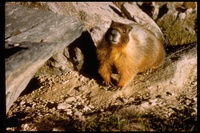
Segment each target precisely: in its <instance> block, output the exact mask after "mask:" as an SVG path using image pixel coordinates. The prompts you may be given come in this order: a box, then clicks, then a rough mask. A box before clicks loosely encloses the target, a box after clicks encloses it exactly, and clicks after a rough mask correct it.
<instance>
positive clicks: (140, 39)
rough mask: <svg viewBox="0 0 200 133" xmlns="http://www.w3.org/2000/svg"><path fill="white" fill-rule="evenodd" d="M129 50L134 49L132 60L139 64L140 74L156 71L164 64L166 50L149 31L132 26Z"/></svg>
mask: <svg viewBox="0 0 200 133" xmlns="http://www.w3.org/2000/svg"><path fill="white" fill-rule="evenodd" d="M131 27H132V30H131V31H130V33H129V38H130V41H129V43H128V45H127V46H128V47H127V48H128V49H129V47H130V49H132V58H133V60H135V62H137V63H138V72H144V71H146V70H147V69H155V68H157V67H159V66H160V65H162V64H163V62H164V59H165V50H164V47H163V44H162V43H161V41H160V40H159V39H158V38H157V37H156V36H155V35H154V34H153V33H152V32H151V31H149V30H148V29H146V28H144V27H143V26H140V25H137V24H131Z"/></svg>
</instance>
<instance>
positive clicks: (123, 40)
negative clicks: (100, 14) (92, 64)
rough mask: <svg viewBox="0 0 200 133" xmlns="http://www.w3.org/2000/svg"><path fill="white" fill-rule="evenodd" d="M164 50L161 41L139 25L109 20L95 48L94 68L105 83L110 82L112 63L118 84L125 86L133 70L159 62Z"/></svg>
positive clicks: (135, 71)
mask: <svg viewBox="0 0 200 133" xmlns="http://www.w3.org/2000/svg"><path fill="white" fill-rule="evenodd" d="M164 57H165V51H164V48H163V45H162V43H161V42H160V41H159V40H158V39H157V38H156V37H155V36H154V35H153V33H151V32H150V31H148V30H147V29H145V28H144V27H142V26H139V25H135V24H134V25H127V24H122V23H119V22H112V23H111V26H110V28H109V29H108V31H107V32H106V34H105V37H104V39H103V40H102V42H101V43H100V45H99V46H98V48H97V58H98V60H99V69H98V72H99V74H100V75H101V77H102V78H103V79H104V83H105V85H113V83H112V82H111V74H112V73H113V69H112V68H113V67H115V68H116V70H117V73H118V74H119V81H118V83H117V86H118V87H123V86H125V85H126V84H127V83H128V82H129V81H130V80H131V79H132V78H133V77H134V76H135V75H136V74H137V73H139V72H145V71H146V70H148V69H155V68H157V67H159V66H160V65H162V63H163V61H164Z"/></svg>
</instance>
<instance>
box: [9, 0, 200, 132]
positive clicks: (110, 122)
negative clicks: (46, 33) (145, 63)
mask: <svg viewBox="0 0 200 133" xmlns="http://www.w3.org/2000/svg"><path fill="white" fill-rule="evenodd" d="M19 3H20V2H19ZM38 3H39V4H38ZM38 3H37V2H36V3H34V2H33V3H32V2H26V3H23V2H22V3H20V4H21V5H25V6H27V7H29V6H31V7H32V6H33V7H34V8H35V7H37V8H41V9H43V8H44V10H52V11H53V12H56V13H58V14H59V13H61V14H65V13H68V14H70V15H72V16H73V15H74V16H76V15H77V10H80V11H79V14H78V15H80V18H81V20H82V21H83V22H84V23H85V27H84V28H85V30H86V32H85V31H84V32H83V34H82V35H81V37H80V38H79V39H77V41H75V45H74V44H70V45H69V46H68V47H67V48H65V49H64V52H60V54H58V55H56V56H54V57H53V58H51V59H50V60H48V61H47V62H46V63H45V64H44V65H43V66H42V67H41V68H40V69H39V70H38V71H37V72H36V73H35V75H34V76H33V77H32V78H31V81H30V82H29V84H28V85H27V87H26V88H25V89H23V88H20V89H21V90H24V91H23V92H22V93H21V94H20V96H19V97H18V98H17V99H16V100H15V102H14V103H13V104H12V106H11V108H10V109H9V110H8V112H7V116H6V117H7V118H6V130H7V131H197V43H196V41H195V39H196V34H195V32H197V27H195V29H194V25H195V23H196V22H195V23H194V21H190V20H191V18H192V20H195V15H196V14H195V11H196V8H195V7H193V6H194V5H195V4H194V3H192V4H191V3H190V2H187V3H183V2H177V3H176V2H175V3H172V4H171V3H166V2H160V3H153V2H151V4H153V5H154V7H157V8H155V10H154V13H153V14H148V15H150V16H152V18H153V19H154V21H155V22H157V24H158V25H159V27H161V29H162V31H163V33H164V35H165V38H166V39H165V41H166V42H165V44H166V45H165V50H166V60H165V63H164V65H163V66H161V67H160V68H158V69H156V70H154V71H147V72H146V73H140V74H138V75H137V76H136V77H135V78H134V79H133V80H132V81H131V82H130V83H129V84H128V85H127V86H126V87H123V88H115V87H109V86H103V85H102V81H101V79H100V78H99V77H98V75H97V73H96V71H97V70H96V69H97V68H96V67H97V66H95V65H96V64H95V63H96V62H95V60H94V59H95V58H93V55H94V49H95V44H94V43H96V42H98V41H97V40H98V39H99V37H100V36H101V34H102V33H103V31H104V30H105V29H106V26H108V25H109V24H108V23H107V21H110V20H111V19H112V20H115V19H118V20H120V21H132V20H133V18H131V17H132V16H131V15H133V16H134V17H135V18H134V19H135V20H136V22H138V23H140V22H144V23H146V24H147V25H148V24H149V25H150V26H152V25H153V26H154V24H155V22H154V21H150V20H151V18H148V17H147V15H146V14H144V13H143V11H144V10H143V11H142V10H141V9H148V8H147V7H151V5H150V6H149V5H148V2H147V4H146V3H143V2H141V3H140V2H138V6H139V7H140V8H141V9H139V8H135V9H137V11H138V12H140V13H141V12H142V13H141V14H143V15H142V17H141V16H138V15H136V14H134V13H133V14H130V15H129V16H127V14H123V13H122V12H121V13H122V14H121V15H122V16H123V17H124V18H126V19H127V18H128V19H127V20H125V19H124V18H123V19H124V20H121V19H122V18H120V19H119V18H118V17H119V14H120V13H119V12H118V11H116V9H117V8H116V7H115V6H114V5H113V4H112V3H107V4H105V5H104V4H103V3H102V4H97V3H85V2H83V3H76V2H74V3H70V2H69V3H68V2H65V3H59V2H58V3H56V2H55V3H50V2H49V3H48V2H47V3H45V2H38ZM125 3H126V4H124V3H123V2H122V3H120V2H119V3H117V2H116V3H115V5H117V6H118V7H119V8H120V7H121V5H123V4H124V7H123V9H122V10H125V9H124V8H125V7H129V6H130V5H127V3H128V2H125ZM26 4H27V5H26ZM44 5H45V6H44ZM94 6H95V7H96V6H97V7H98V6H99V7H98V8H97V10H96V12H95V13H94V14H93V13H92V12H91V11H90V10H89V11H88V8H90V9H93V8H94ZM132 6H133V5H132ZM67 7H71V8H67ZM104 7H105V8H104ZM134 7H135V5H134ZM191 7H192V8H191ZM111 9H112V10H111ZM132 9H133V8H132ZM157 9H159V10H161V11H165V10H167V9H172V10H170V11H168V12H167V13H166V12H164V13H162V14H161V15H160V14H156V12H157ZM93 10H94V9H93ZM120 10H121V9H120ZM122 10H121V11H122ZM100 11H102V12H100ZM103 11H105V12H103ZM113 11H114V12H113ZM127 11H128V8H127ZM22 12H23V10H22ZM108 12H109V15H110V16H109V15H108V16H106V15H107V14H108ZM130 12H131V11H130ZM116 13H117V14H116ZM174 14H175V16H176V17H175V18H173V21H166V20H168V17H169V16H170V15H171V16H173V15H174ZM45 16H46V15H45ZM94 16H95V17H94ZM98 16H100V17H98ZM144 17H146V19H145V18H144ZM169 18H170V17H169ZM193 18H194V19H193ZM171 19H172V18H170V20H171ZM188 20H189V21H188ZM150 22H151V23H150ZM96 23H97V25H95V27H97V28H96V29H95V27H92V26H93V25H94V24H96ZM182 24H184V25H182ZM102 25H105V27H103V28H102V29H99V27H100V28H101V27H102ZM180 25H181V26H180ZM52 26H53V25H52ZM173 26H174V27H173ZM190 26H191V27H190ZM91 27H92V28H91ZM104 28H105V29H104ZM174 28H177V29H174ZM30 29H31V28H30ZM30 29H29V30H30ZM39 29H40V28H39ZM92 29H93V30H92ZM153 29H155V28H153ZM11 30H12V29H11ZM96 31H98V32H97V33H96ZM155 31H156V33H158V34H160V31H159V28H158V29H155ZM182 31H183V32H182ZM101 32H102V33H101ZM99 33H101V34H99ZM177 33H182V34H177ZM36 35H37V34H36ZM19 36H20V33H19ZM19 36H12V35H11V38H12V37H16V38H17V39H18V40H20V39H21V38H20V37H19ZM185 36H187V38H186V37H185ZM8 38H9V37H8ZM27 39H29V38H27ZM91 39H92V40H94V42H92V43H91V45H88V46H86V45H85V44H90V43H88V42H91ZM95 40H96V41H95ZM47 41H48V39H47ZM76 43H77V44H81V45H78V46H77V45H76ZM19 44H20V43H19ZM178 44H180V45H178ZM183 44H184V45H183ZM172 45H174V46H172ZM71 49H74V51H73V50H71ZM88 49H89V50H88ZM84 50H85V51H84ZM37 51H38V50H37ZM70 51H72V53H73V54H72V53H70ZM81 52H82V53H81ZM89 52H91V54H89ZM63 53H64V54H63ZM69 54H71V55H73V56H71V57H70V58H69V57H68V56H69ZM61 55H62V56H61ZM86 55H87V56H86ZM63 57H65V58H63ZM91 58H92V59H91ZM53 59H55V60H54V65H49V64H51V63H52V60H53ZM59 59H61V60H60V62H59ZM88 59H89V60H88ZM63 60H64V61H65V63H64V65H65V66H67V67H68V66H72V67H69V68H67V69H63V70H66V71H62V72H61V71H59V69H62V68H60V66H61V67H62V65H58V66H59V67H58V68H56V67H55V66H56V61H57V62H58V63H61V64H62V61H63ZM93 61H94V62H93ZM66 62H67V65H66ZM85 62H86V63H85ZM84 63H85V64H84ZM14 65H15V64H14ZM83 66H84V67H85V69H81V68H82V67H83ZM80 70H81V71H80ZM25 75H26V74H25ZM14 76H16V75H14ZM112 78H113V80H114V81H116V80H117V79H118V75H117V74H113V75H112ZM14 79H15V78H14ZM13 91H15V90H13ZM14 94H15V93H14ZM11 98H12V97H11Z"/></svg>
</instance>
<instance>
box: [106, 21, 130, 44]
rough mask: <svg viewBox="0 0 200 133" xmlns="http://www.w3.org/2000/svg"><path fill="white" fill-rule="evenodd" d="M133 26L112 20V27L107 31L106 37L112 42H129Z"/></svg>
mask: <svg viewBox="0 0 200 133" xmlns="http://www.w3.org/2000/svg"><path fill="white" fill-rule="evenodd" d="M131 29H132V27H131V26H129V25H127V24H123V23H120V22H114V21H112V23H111V25H110V28H109V29H108V31H107V32H106V35H105V39H106V41H107V42H109V43H110V44H114V45H117V44H127V43H128V41H129V32H130V31H131Z"/></svg>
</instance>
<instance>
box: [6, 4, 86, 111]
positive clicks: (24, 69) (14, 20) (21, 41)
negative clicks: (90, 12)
mask: <svg viewBox="0 0 200 133" xmlns="http://www.w3.org/2000/svg"><path fill="white" fill-rule="evenodd" d="M82 28H83V26H82V23H81V22H80V21H78V20H77V19H74V18H72V17H70V16H68V17H66V16H61V15H56V14H54V13H52V12H47V11H40V10H34V9H30V8H25V7H23V6H17V5H16V4H11V3H6V5H5V39H6V44H5V53H6V60H5V61H6V62H5V69H6V111H8V110H9V108H10V106H11V105H12V103H13V102H14V101H15V100H16V98H17V97H18V96H19V95H20V93H21V92H22V91H23V90H24V88H25V87H26V85H27V84H28V82H29V81H30V79H31V78H32V77H33V75H34V74H35V72H36V71H37V70H38V69H39V68H40V67H41V66H42V65H43V64H44V63H45V62H46V61H47V60H48V59H49V58H50V57H51V56H53V55H55V54H56V53H57V52H59V51H63V49H64V48H65V47H66V46H68V45H69V44H70V43H71V42H73V41H74V40H75V39H76V38H78V37H79V36H80V35H81V33H82Z"/></svg>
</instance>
